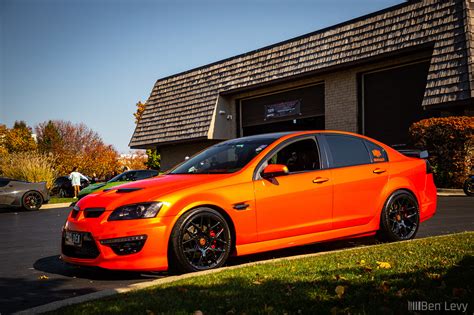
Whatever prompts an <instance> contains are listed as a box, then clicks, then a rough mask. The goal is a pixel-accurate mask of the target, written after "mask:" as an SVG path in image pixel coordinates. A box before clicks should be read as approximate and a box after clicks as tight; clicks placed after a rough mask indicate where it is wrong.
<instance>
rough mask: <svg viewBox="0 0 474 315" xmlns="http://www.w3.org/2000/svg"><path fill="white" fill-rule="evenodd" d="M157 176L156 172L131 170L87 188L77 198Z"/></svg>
mask: <svg viewBox="0 0 474 315" xmlns="http://www.w3.org/2000/svg"><path fill="white" fill-rule="evenodd" d="M157 175H158V171H155V170H132V171H126V172H124V173H122V174H119V175H117V176H115V177H114V178H112V179H111V180H109V181H107V182H104V183H95V184H91V185H89V186H87V187H86V188H84V189H82V190H81V191H80V192H79V195H78V198H79V199H81V198H83V197H85V196H87V195H88V194H90V193H94V192H98V191H101V190H104V189H107V188H110V187H114V186H118V185H120V184H125V183H128V182H132V181H136V180H140V179H147V178H150V177H154V176H157Z"/></svg>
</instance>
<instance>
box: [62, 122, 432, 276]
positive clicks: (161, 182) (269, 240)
mask: <svg viewBox="0 0 474 315" xmlns="http://www.w3.org/2000/svg"><path fill="white" fill-rule="evenodd" d="M328 132H330V133H340V134H348V135H353V136H357V137H361V138H364V139H367V140H369V141H372V142H373V143H376V144H377V145H379V146H381V147H382V148H383V149H384V150H385V151H386V153H387V155H388V160H389V161H388V162H381V163H373V164H367V165H359V166H351V167H343V168H333V169H322V170H315V171H309V172H304V173H299V174H292V175H289V176H281V177H276V178H274V180H276V181H277V183H274V182H273V183H272V182H271V181H269V180H266V179H258V180H254V179H253V176H254V170H255V168H256V167H257V165H258V163H259V162H260V160H261V159H262V158H263V157H264V156H265V155H266V154H267V153H268V152H270V151H271V150H272V149H273V148H275V147H277V146H278V145H279V144H280V143H281V142H283V141H285V140H286V139H289V138H292V137H296V136H302V135H312V134H315V133H328ZM379 153H380V152H379ZM374 155H375V154H374ZM124 187H126V188H134V187H137V188H143V189H142V190H140V191H136V192H133V193H128V194H117V193H116V190H117V189H118V188H124ZM399 189H406V190H408V191H411V192H412V193H413V194H414V195H415V196H416V199H417V201H418V204H419V207H420V221H424V220H426V219H428V218H430V217H431V216H433V215H434V213H435V210H436V187H435V186H434V184H433V177H432V174H426V165H425V162H424V160H421V159H416V158H409V157H406V156H404V155H402V154H400V153H399V152H397V151H396V150H394V149H392V148H390V147H388V146H386V145H384V144H382V143H380V142H378V141H375V140H373V139H370V138H367V137H364V136H360V135H355V134H352V133H346V132H340V131H308V132H297V133H292V134H289V135H286V136H283V137H282V138H280V139H278V140H277V141H275V142H274V143H272V144H271V145H269V146H268V147H266V148H265V149H264V150H263V151H262V152H261V153H260V154H259V155H257V156H256V157H255V158H254V159H253V160H252V161H250V162H249V163H248V164H247V165H246V166H245V167H244V168H243V169H242V170H240V171H239V172H236V173H232V174H225V175H208V174H192V175H162V176H159V177H156V178H152V179H147V180H142V181H138V182H133V183H130V184H125V185H121V186H118V187H114V188H113V189H112V190H109V191H104V192H99V193H96V194H90V195H89V196H87V197H85V198H83V199H81V200H80V201H79V202H78V203H77V206H78V207H79V208H80V209H81V210H83V209H85V208H90V207H105V209H106V214H104V215H102V216H101V217H99V218H85V217H84V215H83V211H80V212H79V215H78V216H76V217H75V218H73V217H72V216H71V215H70V216H69V217H68V219H67V222H66V223H65V226H64V230H70V231H83V232H90V233H91V234H92V236H93V238H94V241H95V243H96V245H97V247H98V248H99V251H100V255H99V256H98V257H97V258H95V259H79V258H72V257H68V256H65V255H64V254H63V255H62V256H61V257H62V259H63V260H64V261H67V262H70V263H74V264H80V265H91V266H99V267H103V268H107V269H126V270H143V271H146V270H156V271H158V270H166V269H168V257H167V254H168V244H169V237H170V234H171V231H172V228H173V226H174V224H175V222H176V221H177V220H178V218H179V217H180V216H181V215H183V213H185V212H186V211H189V210H190V209H193V208H195V207H198V206H208V207H212V208H215V209H218V210H219V211H220V212H221V213H224V214H225V215H226V216H227V217H228V219H229V221H230V226H231V228H232V229H233V231H234V238H235V251H234V255H247V254H252V253H258V252H262V251H268V250H274V249H280V248H285V247H290V246H296V245H303V244H309V243H314V242H319V241H325V240H331V239H340V238H350V237H356V236H361V235H371V234H374V233H375V232H376V231H377V230H378V229H379V224H380V213H381V211H382V208H383V206H384V203H385V201H386V200H387V198H388V197H389V196H390V194H391V193H392V192H394V191H396V190H399ZM145 201H161V202H163V204H164V205H163V207H162V209H161V210H160V212H159V214H158V215H157V217H156V218H150V219H137V220H127V221H107V218H108V215H109V214H110V213H111V211H113V210H115V209H116V208H117V207H119V206H122V205H126V204H132V203H138V202H145ZM241 203H245V204H247V205H248V207H247V208H246V209H245V210H236V209H234V206H235V205H236V204H241ZM308 207H309V209H310V210H311V212H308ZM144 234H146V235H148V238H147V240H146V242H145V245H144V247H143V249H142V250H141V251H140V252H138V253H135V254H131V255H126V256H117V255H116V254H115V253H114V252H113V251H112V250H111V249H110V248H109V247H108V246H104V245H101V244H100V240H104V239H109V238H117V237H124V236H135V235H144Z"/></svg>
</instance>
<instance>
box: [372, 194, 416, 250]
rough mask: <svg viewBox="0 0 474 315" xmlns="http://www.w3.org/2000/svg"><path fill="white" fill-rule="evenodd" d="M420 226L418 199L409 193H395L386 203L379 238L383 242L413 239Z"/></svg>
mask: <svg viewBox="0 0 474 315" xmlns="http://www.w3.org/2000/svg"><path fill="white" fill-rule="evenodd" d="M419 224H420V211H419V207H418V202H417V201H416V198H415V197H414V196H413V195H412V194H411V193H409V192H407V191H403V190H400V191H396V192H394V193H393V194H392V195H391V196H390V197H389V198H388V200H387V202H386V203H385V206H384V209H383V210H382V215H381V219H380V230H379V232H378V236H379V238H380V239H381V240H382V241H403V240H410V239H413V238H414V237H415V235H416V232H417V231H418V226H419Z"/></svg>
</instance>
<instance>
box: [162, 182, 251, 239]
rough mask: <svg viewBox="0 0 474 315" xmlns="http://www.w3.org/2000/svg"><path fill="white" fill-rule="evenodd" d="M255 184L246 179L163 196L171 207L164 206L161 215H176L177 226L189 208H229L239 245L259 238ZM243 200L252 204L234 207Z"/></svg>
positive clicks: (224, 209)
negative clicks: (243, 181) (237, 182)
mask: <svg viewBox="0 0 474 315" xmlns="http://www.w3.org/2000/svg"><path fill="white" fill-rule="evenodd" d="M252 187H253V186H252V183H243V184H236V185H233V186H226V187H222V188H217V189H216V188H215V189H212V190H208V191H204V192H195V193H189V194H188V193H182V194H179V196H176V195H175V196H169V198H163V200H164V201H165V202H166V204H169V207H167V208H166V209H164V212H162V213H160V215H161V216H167V217H168V216H172V217H174V220H173V226H174V224H175V223H176V221H177V220H178V218H180V217H181V216H182V215H184V214H185V213H186V212H188V211H190V210H192V209H195V208H198V207H203V206H207V207H211V208H214V209H218V211H223V212H225V214H227V215H228V217H229V218H230V219H231V220H232V222H230V224H232V225H233V226H234V228H235V234H236V244H237V245H238V244H241V243H248V242H255V241H256V240H257V224H256V213H255V200H254V194H253V189H252ZM240 203H245V204H246V205H248V207H247V208H246V209H243V210H237V209H234V205H235V204H240Z"/></svg>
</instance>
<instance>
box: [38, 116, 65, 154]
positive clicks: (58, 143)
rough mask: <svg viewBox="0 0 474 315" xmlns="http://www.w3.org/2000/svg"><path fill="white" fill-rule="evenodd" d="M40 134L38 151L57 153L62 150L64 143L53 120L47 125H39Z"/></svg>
mask: <svg viewBox="0 0 474 315" xmlns="http://www.w3.org/2000/svg"><path fill="white" fill-rule="evenodd" d="M39 126H40V128H38V127H37V132H38V149H39V150H40V151H42V152H55V151H58V149H59V148H61V147H62V146H63V145H64V143H63V139H62V137H61V134H60V133H59V129H58V127H57V126H56V125H55V124H54V122H52V121H51V120H50V121H48V123H47V124H46V125H43V126H42V125H41V124H40V125H39Z"/></svg>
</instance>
